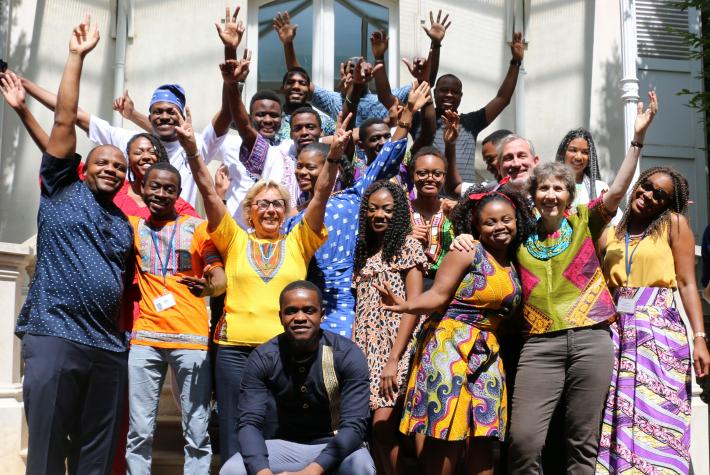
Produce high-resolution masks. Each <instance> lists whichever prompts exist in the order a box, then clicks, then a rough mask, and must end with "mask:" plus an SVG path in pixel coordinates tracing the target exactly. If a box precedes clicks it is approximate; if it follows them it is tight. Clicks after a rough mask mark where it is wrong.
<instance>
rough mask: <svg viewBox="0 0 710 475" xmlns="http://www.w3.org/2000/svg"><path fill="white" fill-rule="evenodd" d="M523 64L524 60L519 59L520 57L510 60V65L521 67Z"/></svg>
mask: <svg viewBox="0 0 710 475" xmlns="http://www.w3.org/2000/svg"><path fill="white" fill-rule="evenodd" d="M522 64H523V62H522V61H521V60H519V59H511V60H510V65H511V66H517V67H520V66H522Z"/></svg>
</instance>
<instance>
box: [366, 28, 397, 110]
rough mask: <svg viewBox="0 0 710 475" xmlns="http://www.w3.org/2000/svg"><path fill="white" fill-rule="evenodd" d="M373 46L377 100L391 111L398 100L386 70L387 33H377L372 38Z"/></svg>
mask: <svg viewBox="0 0 710 475" xmlns="http://www.w3.org/2000/svg"><path fill="white" fill-rule="evenodd" d="M370 44H371V46H372V56H374V57H375V67H374V69H373V70H372V73H373V76H374V79H375V89H377V99H378V100H379V101H380V102H381V103H382V105H384V106H385V109H389V108H390V107H392V106H393V105H395V104H396V101H397V98H396V97H394V95H393V94H392V88H391V87H390V81H389V79H388V78H387V71H386V70H385V53H386V52H387V48H388V46H389V38H388V37H387V33H386V32H385V31H375V32H374V33H372V35H371V36H370Z"/></svg>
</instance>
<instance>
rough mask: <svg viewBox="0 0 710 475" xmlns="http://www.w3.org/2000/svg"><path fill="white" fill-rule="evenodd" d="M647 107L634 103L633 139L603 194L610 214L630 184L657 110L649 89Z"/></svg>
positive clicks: (604, 202) (653, 94)
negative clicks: (612, 179) (607, 189)
mask: <svg viewBox="0 0 710 475" xmlns="http://www.w3.org/2000/svg"><path fill="white" fill-rule="evenodd" d="M648 99H649V103H648V108H647V109H646V110H645V111H644V110H643V102H641V101H639V102H638V104H636V121H635V122H634V139H633V140H632V141H631V145H630V146H629V151H628V152H626V157H625V158H624V161H623V162H621V166H620V167H619V171H618V172H617V174H616V177H615V178H614V181H613V182H612V183H611V185H610V186H609V191H607V192H606V193H604V195H603V198H602V199H603V204H604V208H605V209H606V210H607V211H609V212H611V213H612V214H613V213H615V212H616V209H617V208H618V207H619V203H621V200H622V199H623V198H624V195H625V194H626V190H628V189H629V185H631V180H632V179H633V177H634V172H635V171H636V165H637V164H638V160H639V155H641V147H642V146H643V142H644V140H645V139H646V131H647V130H648V127H649V126H650V125H651V122H652V121H653V118H654V116H655V115H656V113H657V112H658V99H657V98H656V93H655V92H654V91H650V92H649V93H648Z"/></svg>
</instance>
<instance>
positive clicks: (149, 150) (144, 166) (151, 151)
mask: <svg viewBox="0 0 710 475" xmlns="http://www.w3.org/2000/svg"><path fill="white" fill-rule="evenodd" d="M128 159H129V161H130V167H131V171H132V172H133V176H134V177H135V179H136V180H137V181H139V182H141V181H143V175H145V172H146V171H147V170H148V169H149V168H150V166H151V165H153V164H154V163H156V162H157V161H158V154H157V152H156V150H155V147H153V144H152V143H150V140H148V139H147V138H145V137H138V138H137V139H135V140H134V141H133V142H131V146H130V148H129V149H128Z"/></svg>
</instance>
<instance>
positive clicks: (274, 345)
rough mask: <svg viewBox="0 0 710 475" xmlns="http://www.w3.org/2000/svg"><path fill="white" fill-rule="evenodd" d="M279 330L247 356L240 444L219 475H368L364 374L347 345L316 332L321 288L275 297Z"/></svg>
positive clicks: (294, 287)
mask: <svg viewBox="0 0 710 475" xmlns="http://www.w3.org/2000/svg"><path fill="white" fill-rule="evenodd" d="M279 300H280V301H279V304H280V310H279V315H280V318H281V324H282V325H283V327H284V332H283V333H282V334H280V335H279V336H277V337H275V338H273V339H271V340H269V341H268V342H266V343H264V344H263V345H261V346H259V347H258V348H256V350H254V351H253V352H252V354H251V355H250V356H249V359H248V360H247V363H246V368H245V369H244V376H243V377H242V383H241V392H240V395H239V444H240V446H241V454H236V455H234V456H233V457H232V458H231V459H229V460H228V461H227V463H225V464H224V466H223V467H222V470H221V471H220V474H221V475H241V474H249V475H272V474H281V473H289V474H294V475H295V474H299V475H316V474H324V473H336V474H339V475H374V473H375V465H374V462H373V461H372V457H370V454H369V452H368V451H367V449H366V448H365V447H364V446H363V441H364V439H365V431H366V427H367V419H368V399H369V371H368V369H367V361H366V360H365V356H364V355H363V354H362V351H361V350H360V349H359V348H358V347H357V346H356V345H355V343H353V342H352V341H351V340H349V339H347V338H345V337H342V336H339V335H336V334H334V333H330V332H328V331H323V330H321V329H320V324H321V321H322V320H323V316H324V310H323V306H322V296H321V292H320V289H318V287H316V286H315V285H314V284H312V283H311V282H307V281H305V280H299V281H296V282H292V283H291V284H289V285H287V286H286V287H285V288H284V290H283V291H282V292H281V296H280V299H279ZM269 397H273V398H274V399H275V400H276V408H277V414H276V417H277V420H278V428H277V432H276V438H275V439H271V440H264V436H263V435H262V425H263V422H264V418H265V411H266V407H267V405H266V401H267V400H268V398H269Z"/></svg>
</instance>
